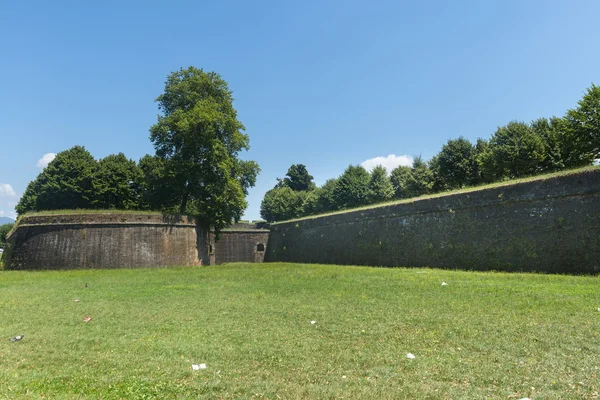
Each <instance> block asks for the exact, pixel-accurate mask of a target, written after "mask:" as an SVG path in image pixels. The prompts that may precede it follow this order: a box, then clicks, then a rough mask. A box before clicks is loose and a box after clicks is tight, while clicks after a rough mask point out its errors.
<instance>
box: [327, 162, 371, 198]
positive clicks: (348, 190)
mask: <svg viewBox="0 0 600 400" xmlns="http://www.w3.org/2000/svg"><path fill="white" fill-rule="evenodd" d="M369 181H370V176H369V173H368V172H367V170H366V169H364V168H363V167H361V166H360V165H350V166H348V168H346V170H345V171H344V172H343V173H342V175H341V176H340V177H339V179H338V182H337V185H336V187H335V190H334V193H333V196H334V199H335V204H336V205H337V206H338V207H339V208H340V209H346V208H353V207H359V206H364V205H366V204H369Z"/></svg>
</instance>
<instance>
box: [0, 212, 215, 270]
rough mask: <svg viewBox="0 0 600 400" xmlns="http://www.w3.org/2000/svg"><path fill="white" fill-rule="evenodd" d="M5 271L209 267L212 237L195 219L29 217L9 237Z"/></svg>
mask: <svg viewBox="0 0 600 400" xmlns="http://www.w3.org/2000/svg"><path fill="white" fill-rule="evenodd" d="M8 243H9V246H8V249H7V253H6V254H5V259H4V260H5V268H6V269H75V268H77V269H79V268H135V267H165V266H176V265H177V266H188V265H201V264H203V263H204V264H208V262H209V259H208V232H207V231H206V230H205V229H203V228H202V227H199V226H198V225H197V224H196V221H195V220H194V219H193V218H191V217H185V216H171V215H162V214H160V213H132V212H102V211H92V212H58V213H57V212H51V213H35V214H31V215H25V216H23V217H22V218H20V219H19V221H18V223H17V225H16V226H15V228H14V229H13V231H12V232H11V233H10V234H9V236H8Z"/></svg>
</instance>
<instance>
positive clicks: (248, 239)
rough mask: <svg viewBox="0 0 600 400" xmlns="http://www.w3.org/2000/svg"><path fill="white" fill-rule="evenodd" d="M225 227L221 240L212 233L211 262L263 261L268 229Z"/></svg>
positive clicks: (213, 263)
mask: <svg viewBox="0 0 600 400" xmlns="http://www.w3.org/2000/svg"><path fill="white" fill-rule="evenodd" d="M243 228H244V229H231V228H230V229H225V230H223V231H221V233H220V234H219V240H215V236H214V235H213V234H211V250H212V251H211V254H210V264H211V265H218V264H223V263H228V262H257V263H260V262H263V260H264V256H265V249H266V246H267V242H268V240H269V230H268V229H254V228H250V229H248V227H243Z"/></svg>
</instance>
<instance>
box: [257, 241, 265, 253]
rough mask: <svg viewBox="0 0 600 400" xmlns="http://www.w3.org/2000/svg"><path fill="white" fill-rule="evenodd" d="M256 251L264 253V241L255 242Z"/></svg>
mask: <svg viewBox="0 0 600 400" xmlns="http://www.w3.org/2000/svg"><path fill="white" fill-rule="evenodd" d="M256 252H257V253H264V252H265V245H264V243H257V244H256Z"/></svg>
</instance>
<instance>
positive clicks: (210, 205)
mask: <svg viewBox="0 0 600 400" xmlns="http://www.w3.org/2000/svg"><path fill="white" fill-rule="evenodd" d="M157 102H158V104H159V109H160V110H161V111H162V113H163V114H162V115H160V116H159V117H158V122H157V123H156V124H154V125H153V126H152V127H151V128H150V140H151V141H152V143H153V144H154V148H155V150H156V156H157V157H158V158H159V159H161V160H162V164H163V168H164V169H165V172H163V173H162V177H163V179H166V180H168V181H169V182H167V183H166V184H167V185H168V186H169V188H170V190H169V191H168V192H163V194H164V195H166V196H168V197H167V198H165V199H164V205H165V206H170V205H171V204H174V203H177V204H178V205H179V212H180V213H182V214H192V215H196V216H197V217H199V218H200V219H201V220H202V221H203V222H204V223H205V224H206V225H209V226H211V227H213V228H214V229H215V230H216V231H217V232H218V231H219V230H220V229H222V228H224V227H225V226H228V225H229V224H231V222H232V221H237V220H239V219H240V217H241V216H242V213H243V211H244V209H245V208H246V206H247V203H246V200H245V197H244V195H245V192H246V190H247V188H248V187H250V186H252V185H253V184H254V182H255V180H256V175H257V174H258V172H259V169H258V165H257V164H256V163H255V162H247V161H241V160H240V159H239V158H238V155H239V153H240V151H242V150H248V149H249V138H248V135H246V134H244V133H243V132H244V130H245V128H244V125H243V124H242V123H241V122H240V121H239V120H238V119H237V112H236V110H235V109H234V108H233V96H232V92H231V90H229V87H228V85H227V82H225V81H224V80H223V79H222V78H221V76H220V75H219V74H217V73H215V72H204V71H203V70H201V69H198V68H194V67H189V68H187V69H181V70H179V71H177V72H174V73H172V74H170V75H169V76H168V77H167V81H166V82H165V89H164V93H163V94H161V95H160V96H159V97H158V98H157Z"/></svg>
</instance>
